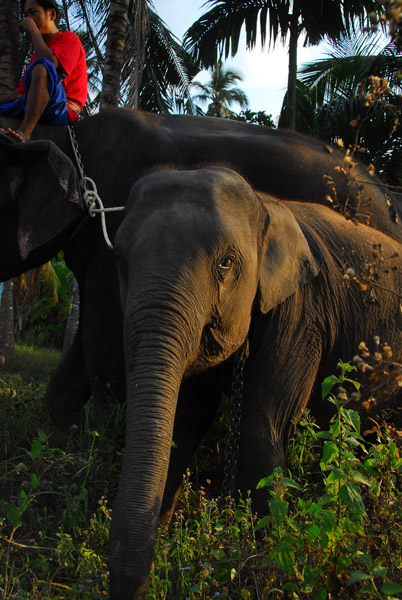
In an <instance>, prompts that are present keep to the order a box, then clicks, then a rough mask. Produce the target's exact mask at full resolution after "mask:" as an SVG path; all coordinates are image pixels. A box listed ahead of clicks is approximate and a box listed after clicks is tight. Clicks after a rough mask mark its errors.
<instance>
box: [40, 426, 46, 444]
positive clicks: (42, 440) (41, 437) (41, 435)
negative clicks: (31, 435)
mask: <svg viewBox="0 0 402 600" xmlns="http://www.w3.org/2000/svg"><path fill="white" fill-rule="evenodd" d="M38 439H39V441H40V442H42V444H43V443H45V442H47V435H46V433H45V432H44V431H43V429H38Z"/></svg>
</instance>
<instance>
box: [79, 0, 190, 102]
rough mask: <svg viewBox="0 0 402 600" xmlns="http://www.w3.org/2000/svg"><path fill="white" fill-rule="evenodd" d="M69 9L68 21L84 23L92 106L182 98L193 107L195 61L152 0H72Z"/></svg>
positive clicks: (168, 100) (167, 100)
mask: <svg viewBox="0 0 402 600" xmlns="http://www.w3.org/2000/svg"><path fill="white" fill-rule="evenodd" d="M68 14H69V18H70V22H71V25H72V26H75V27H76V28H77V26H79V27H82V24H83V23H84V24H85V34H84V36H83V38H82V41H83V45H84V48H85V50H86V51H87V59H88V63H89V64H90V65H91V68H90V70H89V75H90V76H89V81H90V83H91V84H94V86H93V89H92V90H90V92H91V93H90V95H91V101H92V102H91V106H92V110H95V109H96V108H97V107H98V106H99V105H101V107H102V108H105V107H107V106H117V105H122V106H127V107H130V108H142V109H144V110H149V111H154V112H167V111H170V110H172V109H173V107H174V104H175V100H176V98H184V100H185V103H186V105H187V106H188V107H189V111H190V112H193V108H194V107H193V105H192V102H191V97H190V93H189V82H190V81H191V78H192V77H194V75H195V74H196V73H197V72H198V71H199V67H198V65H196V64H195V62H194V60H193V59H192V58H191V57H190V56H189V54H188V53H187V52H186V51H185V50H184V49H183V47H182V45H181V44H180V42H179V40H178V39H177V38H176V37H175V36H174V35H173V33H172V32H171V31H170V30H169V29H168V27H167V26H166V25H165V23H164V22H163V20H162V19H161V18H160V17H159V15H158V14H157V13H156V12H155V10H154V7H153V3H152V0H71V2H70V4H69V8H68Z"/></svg>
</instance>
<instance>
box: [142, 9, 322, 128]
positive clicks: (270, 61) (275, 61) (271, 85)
mask: <svg viewBox="0 0 402 600" xmlns="http://www.w3.org/2000/svg"><path fill="white" fill-rule="evenodd" d="M203 3H204V0H153V4H154V7H155V10H156V12H157V13H158V14H159V16H160V17H161V18H162V19H163V20H164V21H165V23H166V25H167V26H168V27H169V29H170V30H171V31H172V32H173V33H174V34H175V35H176V36H177V37H178V38H179V39H180V40H181V39H182V37H183V34H184V33H185V31H186V30H187V29H188V28H189V27H190V25H192V24H193V23H194V21H196V20H197V19H198V18H199V17H200V16H201V15H202V14H203V13H204V12H206V10H208V7H204V8H202V5H203ZM245 46H246V44H245V41H244V40H243V44H239V48H240V49H241V48H243V50H241V51H240V50H239V52H238V53H237V54H236V56H235V57H234V58H233V59H228V60H227V61H226V62H225V67H227V68H233V69H236V70H237V71H239V73H240V74H241V75H242V77H243V81H241V82H239V84H238V87H240V88H241V89H243V90H244V91H245V92H246V94H247V96H248V99H249V108H250V110H252V111H259V110H265V111H266V113H267V114H271V115H272V117H273V119H274V121H275V122H277V119H278V116H279V112H280V109H281V105H282V100H283V96H284V94H285V91H286V87H287V75H288V54H287V48H286V47H284V46H283V45H282V44H280V43H278V44H277V46H276V47H275V49H272V48H271V49H268V48H267V47H265V49H264V50H262V49H261V47H260V45H259V44H258V42H257V45H256V48H255V49H254V50H253V51H252V52H247V51H246V50H245ZM324 56H325V44H321V45H320V46H317V47H310V48H303V47H300V48H299V49H298V65H299V67H300V66H301V65H302V64H303V63H306V62H309V61H312V60H316V59H317V58H320V57H324ZM196 79H198V80H199V81H203V82H205V81H206V80H207V79H208V75H207V74H206V73H205V74H204V73H203V74H201V75H199V76H197V78H196ZM202 108H205V107H204V106H202ZM232 108H233V110H235V111H237V110H239V109H240V107H239V106H238V105H236V106H235V105H233V107H232Z"/></svg>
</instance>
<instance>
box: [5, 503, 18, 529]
mask: <svg viewBox="0 0 402 600" xmlns="http://www.w3.org/2000/svg"><path fill="white" fill-rule="evenodd" d="M7 512H8V518H9V519H10V521H11V523H12V525H14V527H16V526H17V525H19V524H20V523H21V512H20V510H19V509H18V508H17V507H16V506H14V505H13V504H9V505H8V507H7Z"/></svg>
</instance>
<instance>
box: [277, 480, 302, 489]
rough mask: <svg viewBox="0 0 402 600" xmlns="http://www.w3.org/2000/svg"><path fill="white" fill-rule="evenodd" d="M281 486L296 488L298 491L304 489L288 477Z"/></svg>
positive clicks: (282, 481)
mask: <svg viewBox="0 0 402 600" xmlns="http://www.w3.org/2000/svg"><path fill="white" fill-rule="evenodd" d="M281 485H282V486H283V487H290V488H294V489H296V490H301V489H302V488H301V487H300V486H299V484H297V483H296V482H295V481H293V479H289V478H287V477H284V478H283V479H281Z"/></svg>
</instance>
